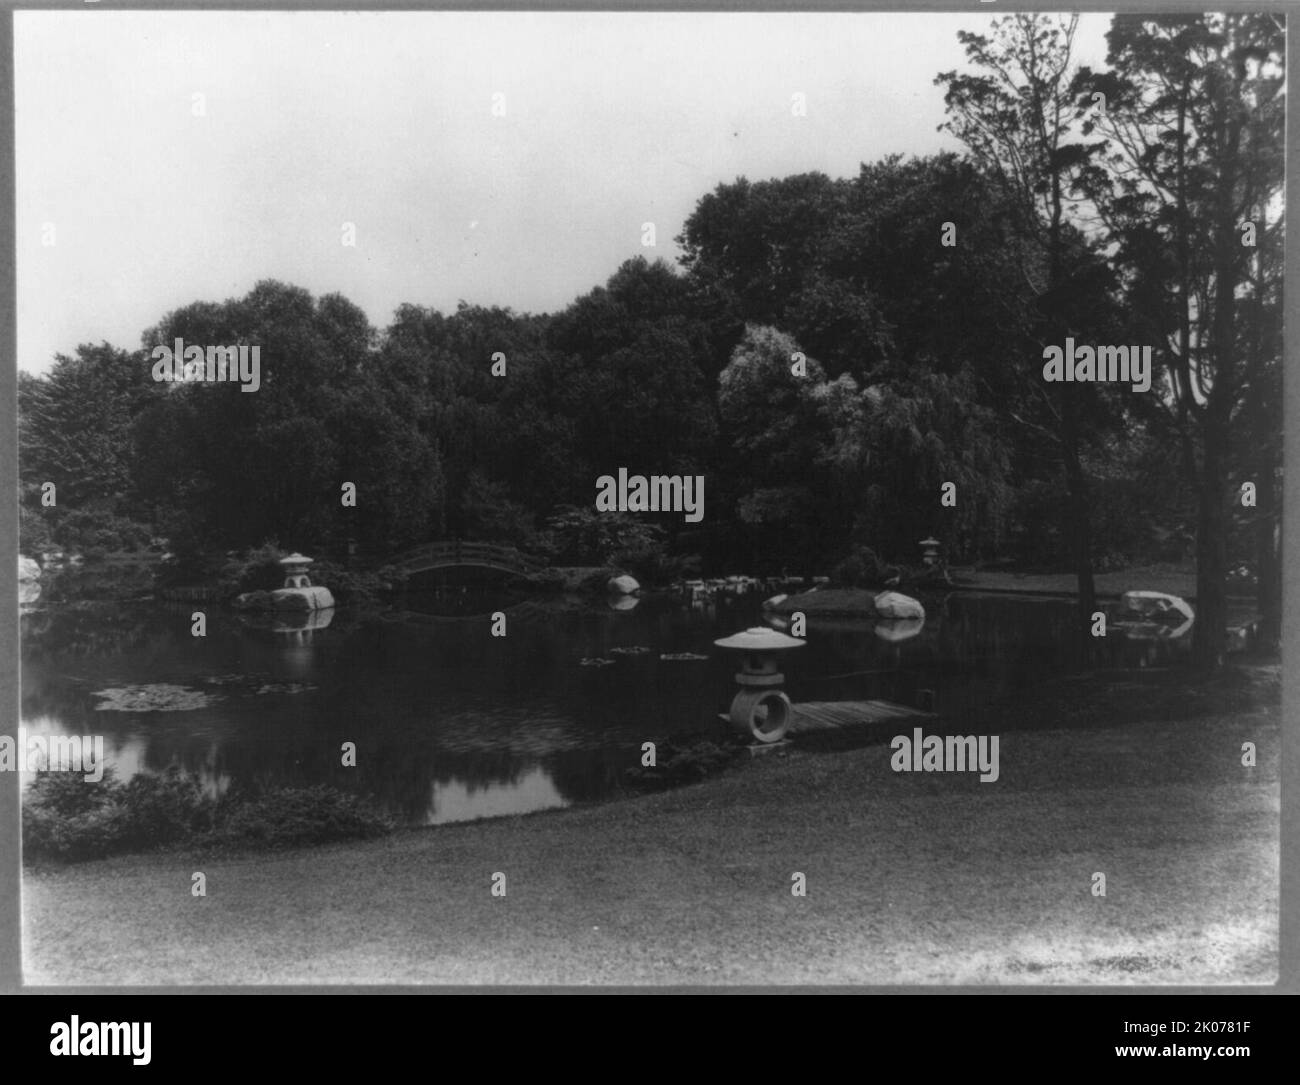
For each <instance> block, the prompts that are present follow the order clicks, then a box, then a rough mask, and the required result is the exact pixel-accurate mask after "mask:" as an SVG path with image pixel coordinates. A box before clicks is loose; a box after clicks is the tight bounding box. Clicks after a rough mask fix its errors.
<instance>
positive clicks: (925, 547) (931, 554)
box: [920, 535, 939, 566]
mask: <svg viewBox="0 0 1300 1085" xmlns="http://www.w3.org/2000/svg"><path fill="white" fill-rule="evenodd" d="M920 546H921V564H923V565H925V566H932V565H934V563H935V562H937V561H938V560H939V540H938V539H936V538H935V537H934V536H933V535H931V536H930V537H929V538H928V539H922V540H921V542H920Z"/></svg>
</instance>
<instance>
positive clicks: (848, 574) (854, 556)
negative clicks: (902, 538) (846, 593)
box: [831, 546, 884, 588]
mask: <svg viewBox="0 0 1300 1085" xmlns="http://www.w3.org/2000/svg"><path fill="white" fill-rule="evenodd" d="M883 576H884V573H883V568H882V566H881V564H880V559H879V558H878V557H877V556H876V552H875V551H874V550H872V549H871V547H869V546H859V547H857V548H856V549H854V550H853V551H851V552H850V553H849V555H848V557H846V558H845V559H844V560H843V561H841V562H840V563H839V564H838V565H836V566H835V568H834V569H832V570H831V582H832V583H833V584H835V585H836V586H837V587H844V588H871V587H876V586H878V585H879V584H880V583H881V581H882V580H883Z"/></svg>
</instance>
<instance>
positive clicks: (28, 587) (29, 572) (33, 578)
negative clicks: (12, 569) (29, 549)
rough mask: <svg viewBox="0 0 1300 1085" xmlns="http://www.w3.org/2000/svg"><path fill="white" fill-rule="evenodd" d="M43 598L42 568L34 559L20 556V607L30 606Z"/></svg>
mask: <svg viewBox="0 0 1300 1085" xmlns="http://www.w3.org/2000/svg"><path fill="white" fill-rule="evenodd" d="M40 597H41V567H40V565H39V564H38V563H37V562H36V561H35V560H34V559H33V558H29V557H25V556H24V555H22V554H19V555H18V605H19V606H30V605H31V604H32V603H35V602H36V600H38V599H39V598H40Z"/></svg>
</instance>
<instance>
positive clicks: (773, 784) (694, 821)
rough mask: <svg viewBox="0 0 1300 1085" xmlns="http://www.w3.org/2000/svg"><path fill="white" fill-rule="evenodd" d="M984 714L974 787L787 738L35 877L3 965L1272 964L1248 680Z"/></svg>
mask: <svg viewBox="0 0 1300 1085" xmlns="http://www.w3.org/2000/svg"><path fill="white" fill-rule="evenodd" d="M999 720H1001V722H1002V723H1003V724H1005V729H1004V730H1003V731H1002V739H1001V743H1002V754H1001V776H1000V778H999V780H998V781H997V782H996V783H995V784H981V783H979V782H978V781H977V780H976V779H975V777H974V776H972V775H955V774H942V773H934V774H925V773H895V772H893V771H891V769H890V767H889V754H890V750H889V746H888V744H887V743H885V744H876V745H871V746H867V747H863V748H859V749H855V750H849V751H839V752H833V753H827V752H815V751H811V750H806V749H804V750H801V749H798V748H796V749H793V750H790V751H788V752H777V753H772V754H768V755H767V756H765V757H761V758H757V759H754V760H752V761H751V760H749V759H748V758H742V759H741V760H740V761H739V762H738V763H736V765H735V766H734V767H733V768H731V769H729V770H728V771H726V772H725V773H723V774H722V775H721V776H718V777H715V778H713V779H710V780H706V781H705V782H703V783H700V784H698V785H694V786H689V787H684V788H680V789H676V790H672V791H668V792H664V793H661V794H655V795H650V796H647V797H643V798H637V799H633V800H628V801H621V802H613V803H608V804H604V805H598V806H590V807H580V808H575V809H570V810H566V811H559V812H554V813H545V814H535V815H530V816H527V817H519V818H506V819H498V820H492V821H484V822H477V823H473V824H465V825H452V826H444V827H441V828H437V829H432V830H410V831H401V832H397V833H394V834H393V835H391V836H387V837H384V838H381V839H377V840H373V841H367V842H362V843H345V844H336V845H327V846H323V847H317V848H302V849H295V850H291V851H285V852H278V853H274V854H247V855H242V856H239V855H236V856H225V857H222V856H221V855H219V854H207V855H204V854H202V853H199V852H186V851H184V850H173V851H168V852H161V853H154V854H149V855H135V856H121V857H118V858H113V859H108V860H105V861H103V862H94V863H83V864H80V865H77V866H69V867H66V868H62V869H46V870H36V871H32V872H29V873H28V875H27V877H26V879H25V881H24V886H23V894H24V907H25V909H26V915H27V916H28V917H29V919H30V920H31V922H29V923H28V924H27V925H26V927H25V935H24V945H25V958H24V959H25V967H26V977H27V981H28V982H29V983H37V984H51V983H57V984H119V983H128V984H135V983H142V984H143V983H150V984H173V983H174V984H210V983H247V984H259V983H313V984H318V983H343V982H350V983H403V984H405V983H416V984H480V983H507V984H589V983H623V984H718V983H730V984H772V983H791V984H841V983H847V984H866V983H871V984H883V983H904V984H912V983H916V984H946V983H976V984H1025V983H1029V984H1043V983H1081V984H1131V983H1140V984H1172V983H1177V984H1211V983H1227V984H1239V983H1250V984H1257V983H1270V982H1273V981H1274V980H1275V979H1276V970H1277V945H1278V942H1277V924H1278V912H1277V908H1278V840H1279V831H1278V822H1279V783H1278V747H1279V742H1280V726H1279V723H1280V710H1279V708H1278V704H1277V675H1276V669H1275V668H1274V669H1272V670H1271V671H1270V670H1265V671H1261V670H1255V671H1251V672H1232V673H1230V674H1229V675H1228V676H1226V677H1224V678H1223V679H1220V680H1216V681H1215V682H1213V683H1209V684H1202V685H1201V686H1199V687H1193V688H1190V689H1189V687H1188V686H1187V684H1186V679H1185V677H1178V678H1177V679H1176V680H1169V679H1167V678H1163V677H1162V676H1160V675H1145V676H1142V677H1141V678H1140V679H1139V678H1137V677H1133V678H1131V679H1130V678H1124V677H1120V678H1115V677H1113V676H1112V677H1110V678H1101V677H1092V678H1083V679H1075V680H1064V681H1062V682H1057V683H1050V684H1048V685H1047V686H1045V687H1043V688H1042V689H1041V690H1039V691H1038V692H1037V693H1035V694H1033V695H1032V696H1030V697H1028V698H1021V699H1020V700H1019V701H1018V702H1017V703H1016V707H1015V708H1014V710H1013V709H1011V708H1006V709H1003V710H992V709H991V710H989V712H988V713H987V715H983V716H982V717H981V718H979V719H972V720H971V721H970V730H971V731H974V729H975V728H977V727H978V728H981V729H983V728H987V727H990V726H992V727H994V728H997V727H998V726H999ZM993 733H997V731H996V730H994V732H993ZM1245 742H1251V743H1254V744H1255V748H1256V751H1257V763H1256V765H1255V766H1254V767H1246V766H1244V765H1243V764H1242V744H1243V743H1245ZM195 871H203V872H204V873H205V875H206V878H207V896H206V897H202V898H196V897H193V896H191V875H192V873H193V872H195ZM497 872H501V873H504V874H505V875H506V896H504V897H494V896H492V894H491V886H492V881H493V877H492V876H493V874H494V873H497ZM796 872H800V873H803V874H805V875H806V878H807V896H806V897H802V898H800V897H795V896H792V894H791V891H790V890H791V884H792V883H791V877H792V875H793V874H794V873H796ZM1096 872H1101V873H1104V874H1105V875H1106V896H1105V897H1098V896H1094V895H1093V891H1092V886H1093V884H1094V879H1093V875H1094V873H1096Z"/></svg>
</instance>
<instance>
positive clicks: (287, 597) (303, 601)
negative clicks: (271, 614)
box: [271, 585, 334, 610]
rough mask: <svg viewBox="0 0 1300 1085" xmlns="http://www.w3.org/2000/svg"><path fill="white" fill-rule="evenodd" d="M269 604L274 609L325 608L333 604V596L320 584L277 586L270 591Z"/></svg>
mask: <svg viewBox="0 0 1300 1085" xmlns="http://www.w3.org/2000/svg"><path fill="white" fill-rule="evenodd" d="M271 604H272V606H274V607H275V609H276V610H325V609H327V608H329V607H332V606H333V605H334V596H333V595H332V594H331V593H330V590H329V588H324V587H321V586H320V585H313V586H312V587H310V588H279V589H277V590H276V591H273V592H271Z"/></svg>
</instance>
